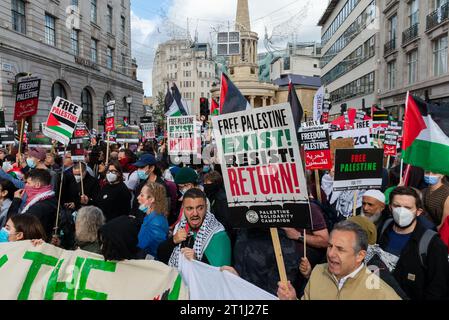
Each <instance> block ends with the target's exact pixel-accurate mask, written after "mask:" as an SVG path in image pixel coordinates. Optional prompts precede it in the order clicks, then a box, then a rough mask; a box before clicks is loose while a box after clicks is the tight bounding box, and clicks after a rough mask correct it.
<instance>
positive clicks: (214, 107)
mask: <svg viewBox="0 0 449 320" xmlns="http://www.w3.org/2000/svg"><path fill="white" fill-rule="evenodd" d="M210 114H211V116H218V115H219V114H220V107H219V106H218V103H217V101H215V99H211V101H210Z"/></svg>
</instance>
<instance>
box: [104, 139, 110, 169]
mask: <svg viewBox="0 0 449 320" xmlns="http://www.w3.org/2000/svg"><path fill="white" fill-rule="evenodd" d="M108 161H109V132H108V133H107V134H106V162H105V165H106V166H107V165H108Z"/></svg>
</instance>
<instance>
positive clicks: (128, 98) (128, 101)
mask: <svg viewBox="0 0 449 320" xmlns="http://www.w3.org/2000/svg"><path fill="white" fill-rule="evenodd" d="M126 103H127V104H128V121H129V124H130V125H131V123H132V122H131V103H133V97H131V96H130V95H129V94H128V96H127V97H126Z"/></svg>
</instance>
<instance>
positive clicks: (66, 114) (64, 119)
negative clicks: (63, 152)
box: [44, 97, 83, 145]
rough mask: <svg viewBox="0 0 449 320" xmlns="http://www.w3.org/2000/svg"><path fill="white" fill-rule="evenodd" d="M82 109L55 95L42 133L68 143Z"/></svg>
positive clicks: (65, 143)
mask: <svg viewBox="0 0 449 320" xmlns="http://www.w3.org/2000/svg"><path fill="white" fill-rule="evenodd" d="M82 111H83V109H82V108H81V107H80V106H78V105H76V104H74V103H73V102H70V101H68V100H65V99H63V98H61V97H57V98H56V99H55V102H53V106H52V107H51V110H50V113H49V115H48V119H47V123H46V126H45V127H44V134H45V135H46V136H47V137H50V138H52V139H55V140H58V141H59V142H61V143H62V144H64V145H68V144H69V142H70V138H71V137H72V134H73V131H74V130H75V127H76V124H77V123H78V119H79V117H80V116H81V112H82Z"/></svg>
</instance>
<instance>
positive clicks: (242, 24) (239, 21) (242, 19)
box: [235, 0, 251, 31]
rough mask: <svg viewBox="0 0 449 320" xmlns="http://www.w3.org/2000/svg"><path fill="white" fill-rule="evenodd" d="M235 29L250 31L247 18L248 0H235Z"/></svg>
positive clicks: (249, 23)
mask: <svg viewBox="0 0 449 320" xmlns="http://www.w3.org/2000/svg"><path fill="white" fill-rule="evenodd" d="M235 20H236V22H235V29H236V30H238V31H251V22H250V20H249V9H248V0H237V15H236V19H235Z"/></svg>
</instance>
